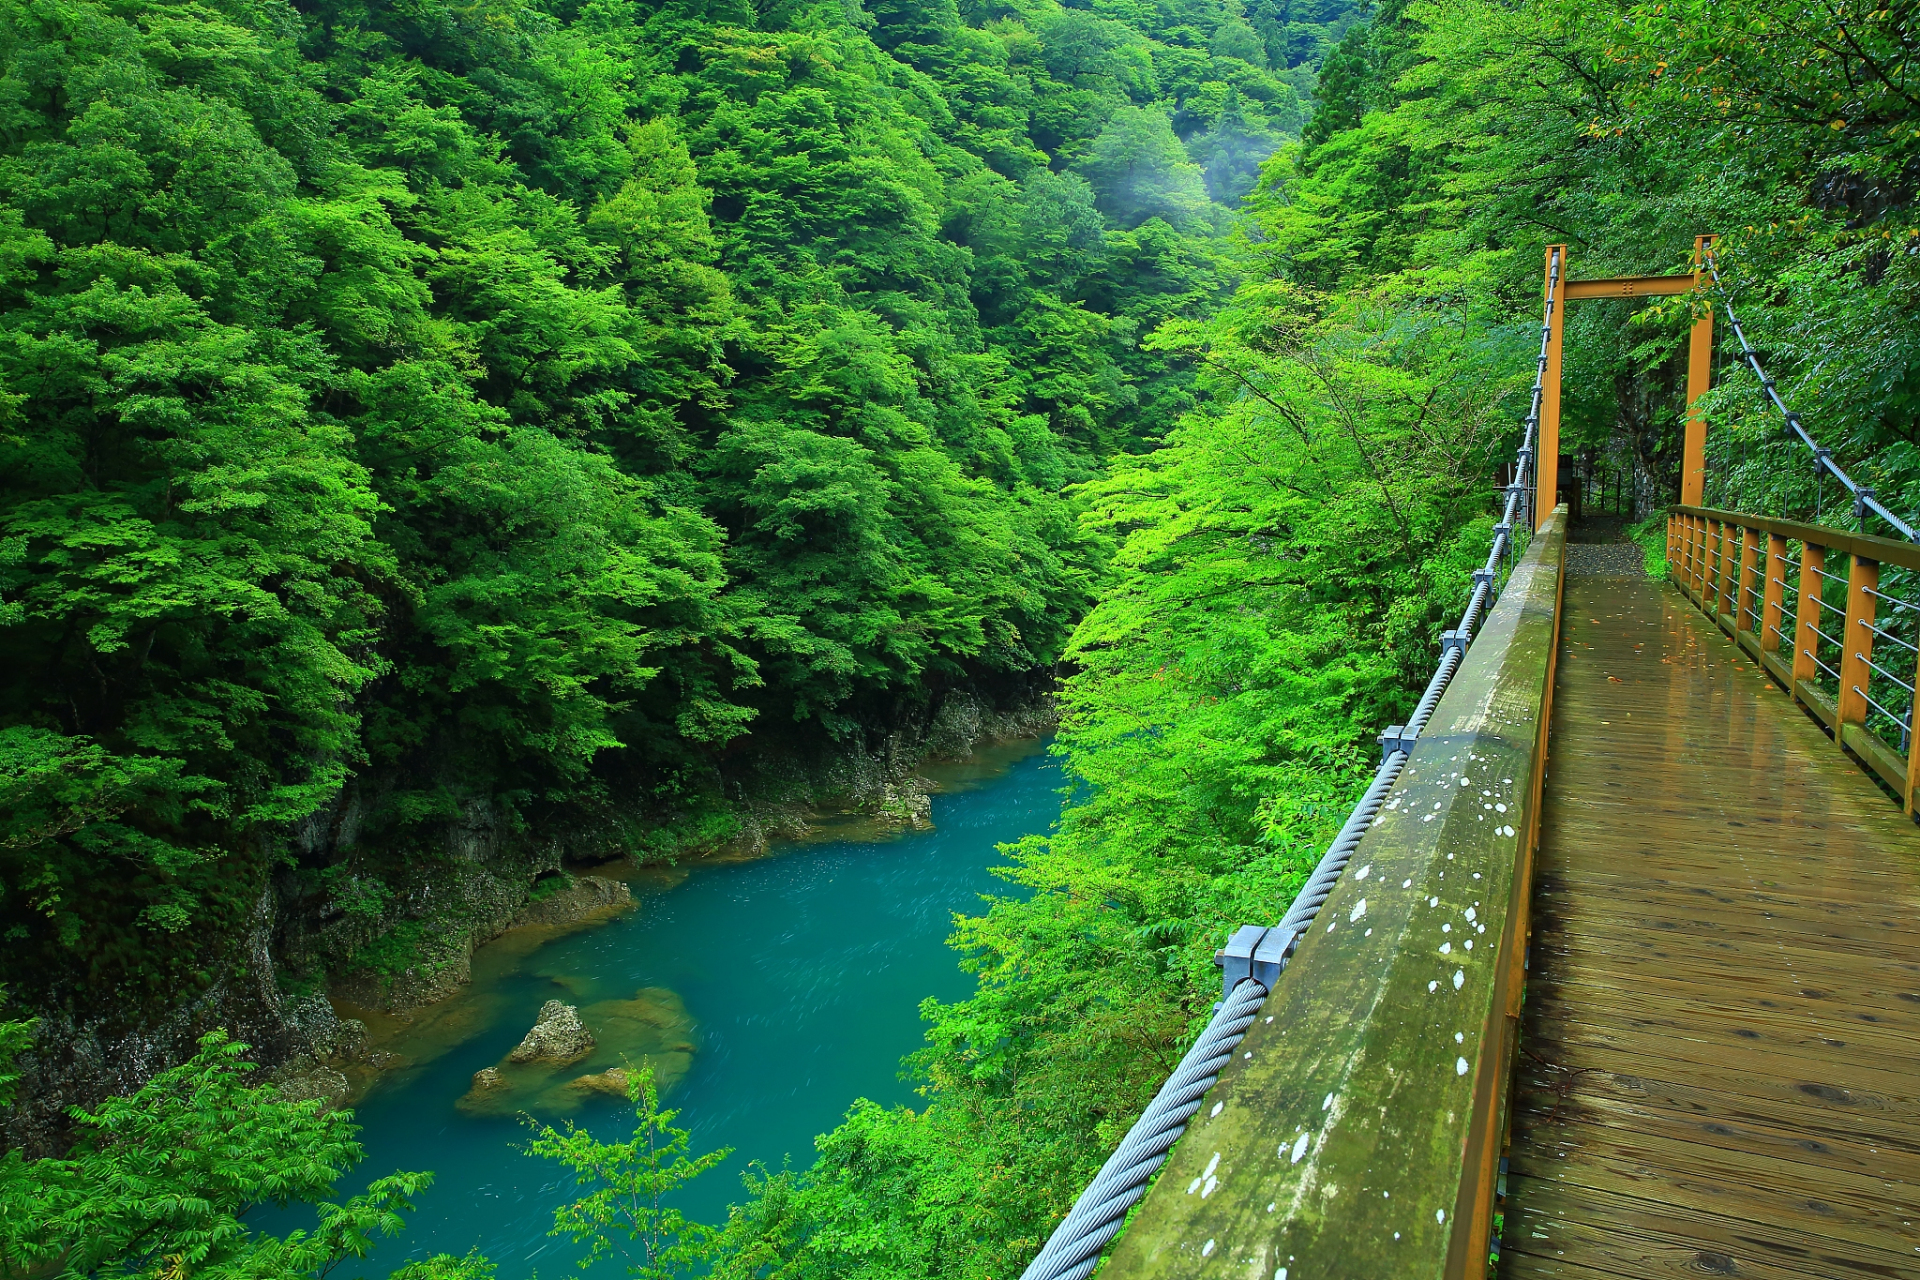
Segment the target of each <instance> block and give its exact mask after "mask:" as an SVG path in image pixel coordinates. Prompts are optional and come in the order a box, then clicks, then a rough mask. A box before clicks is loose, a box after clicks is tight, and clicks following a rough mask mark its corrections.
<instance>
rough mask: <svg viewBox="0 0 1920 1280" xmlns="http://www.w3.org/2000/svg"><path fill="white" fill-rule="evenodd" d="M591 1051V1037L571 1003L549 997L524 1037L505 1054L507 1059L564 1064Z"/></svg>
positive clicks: (510, 1060)
mask: <svg viewBox="0 0 1920 1280" xmlns="http://www.w3.org/2000/svg"><path fill="white" fill-rule="evenodd" d="M591 1052H593V1037H592V1036H591V1035H589V1034H588V1033H587V1029H586V1027H585V1026H584V1025H583V1024H582V1023H581V1021H580V1011H579V1010H578V1009H576V1008H574V1007H573V1006H572V1005H570V1004H561V1003H560V1002H559V1001H558V1000H549V1001H547V1002H546V1003H545V1004H543V1005H541V1006H540V1017H539V1020H538V1021H536V1022H535V1023H534V1024H533V1030H531V1031H529V1032H527V1035H526V1039H524V1040H522V1041H521V1042H520V1043H519V1044H518V1045H517V1046H515V1048H514V1050H513V1052H512V1053H510V1054H508V1055H507V1061H508V1062H551V1063H555V1064H557V1065H560V1066H564V1065H566V1064H567V1063H569V1062H578V1061H580V1059H582V1058H584V1057H586V1056H587V1055H588V1054H589V1053H591Z"/></svg>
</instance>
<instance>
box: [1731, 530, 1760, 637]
mask: <svg viewBox="0 0 1920 1280" xmlns="http://www.w3.org/2000/svg"><path fill="white" fill-rule="evenodd" d="M1759 543H1760V531H1759V530H1758V529H1749V528H1747V527H1746V526H1745V525H1742V526H1741V528H1740V576H1739V577H1738V578H1737V579H1736V580H1735V582H1734V584H1733V638H1734V640H1735V642H1736V643H1737V642H1738V641H1739V639H1740V633H1741V632H1742V631H1745V632H1748V633H1751V632H1752V631H1753V628H1752V627H1750V626H1748V625H1747V624H1748V623H1749V622H1751V621H1753V620H1754V613H1753V609H1752V608H1751V607H1750V606H1749V605H1748V604H1747V602H1748V601H1749V600H1751V599H1753V588H1752V587H1750V586H1748V585H1747V583H1748V582H1750V581H1751V580H1752V578H1753V568H1754V565H1755V564H1757V563H1758V562H1759V556H1758V555H1757V554H1756V552H1757V551H1758V549H1759ZM1757 638H1758V637H1756V639H1757Z"/></svg>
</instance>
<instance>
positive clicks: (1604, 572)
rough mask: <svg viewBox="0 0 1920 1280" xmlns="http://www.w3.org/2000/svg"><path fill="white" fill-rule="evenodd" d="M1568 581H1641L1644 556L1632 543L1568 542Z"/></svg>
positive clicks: (1644, 575) (1644, 564)
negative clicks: (1628, 579)
mask: <svg viewBox="0 0 1920 1280" xmlns="http://www.w3.org/2000/svg"><path fill="white" fill-rule="evenodd" d="M1567 576H1568V577H1569V578H1644V577H1646V576H1647V562H1646V556H1645V555H1644V554H1643V553H1642V552H1641V550H1640V548H1639V546H1638V545H1637V544H1635V543H1632V542H1569V543H1568V544H1567Z"/></svg>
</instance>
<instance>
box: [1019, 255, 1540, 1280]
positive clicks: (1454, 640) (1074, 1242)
mask: <svg viewBox="0 0 1920 1280" xmlns="http://www.w3.org/2000/svg"><path fill="white" fill-rule="evenodd" d="M1560 265H1561V263H1560V255H1559V254H1558V253H1556V254H1554V255H1553V260H1552V262H1551V264H1550V265H1549V267H1548V269H1547V298H1546V320H1545V322H1544V323H1543V324H1542V325H1541V326H1540V355H1539V359H1538V360H1537V362H1536V364H1535V369H1534V377H1533V405H1532V408H1531V409H1530V410H1529V411H1528V414H1527V430H1526V435H1525V436H1524V438H1523V439H1522V442H1521V446H1520V451H1519V454H1518V456H1517V458H1516V461H1515V464H1514V472H1513V483H1511V484H1509V485H1508V486H1507V490H1506V493H1507V500H1506V505H1505V507H1504V508H1503V510H1502V514H1501V518H1500V523H1499V524H1498V525H1496V526H1495V528H1494V535H1493V548H1492V550H1490V551H1489V552H1488V553H1487V563H1486V565H1485V567H1484V568H1482V569H1480V570H1479V571H1477V572H1476V573H1475V574H1474V575H1473V594H1472V595H1471V596H1469V597H1468V599H1467V607H1466V610H1465V612H1463V613H1462V614H1461V615H1460V626H1459V628H1458V629H1457V630H1455V631H1453V632H1449V633H1448V635H1447V636H1446V637H1444V638H1443V640H1444V642H1445V643H1444V647H1443V649H1442V652H1441V655H1440V664H1439V666H1438V667H1437V668H1435V670H1434V673H1433V678H1432V679H1430V680H1428V681H1427V687H1426V689H1425V690H1424V691H1423V692H1422V693H1421V694H1420V700H1419V702H1417V703H1415V704H1414V709H1413V715H1412V716H1410V717H1409V718H1408V721H1407V725H1406V728H1405V729H1404V730H1403V731H1402V733H1401V738H1400V741H1401V743H1402V744H1405V743H1408V742H1411V741H1413V740H1414V739H1415V738H1418V737H1419V736H1420V731H1421V730H1422V729H1424V728H1426V725H1427V721H1428V719H1429V718H1431V717H1432V715H1433V711H1434V708H1435V707H1437V706H1439V705H1440V696H1441V695H1442V694H1443V693H1445V692H1446V691H1447V685H1448V684H1449V683H1451V682H1452V680H1453V676H1454V673H1455V672H1456V671H1458V670H1459V669H1460V664H1461V663H1462V662H1463V661H1464V660H1465V658H1466V646H1467V645H1468V644H1470V643H1472V638H1473V629H1474V627H1476V626H1477V625H1479V622H1480V619H1481V616H1482V615H1483V614H1484V613H1485V612H1486V610H1487V607H1488V606H1489V605H1490V604H1491V603H1492V601H1493V596H1494V583H1495V582H1496V581H1497V577H1496V575H1497V574H1498V573H1499V571H1500V566H1501V565H1502V564H1503V563H1505V561H1506V558H1507V557H1508V556H1509V555H1510V554H1512V553H1513V552H1514V550H1515V549H1516V547H1518V546H1523V545H1524V544H1523V543H1521V542H1519V541H1518V540H1516V538H1515V537H1514V519H1515V517H1516V516H1531V514H1532V510H1533V503H1532V490H1531V489H1530V488H1529V487H1528V484H1527V477H1528V474H1529V473H1530V472H1531V471H1532V469H1533V468H1532V465H1531V464H1532V462H1533V452H1534V428H1536V427H1537V426H1539V424H1540V405H1541V399H1542V397H1543V395H1544V394H1545V379H1546V373H1547V344H1548V342H1549V341H1550V339H1551V335H1552V332H1553V309H1554V307H1555V306H1556V305H1557V303H1558V298H1557V294H1558V292H1559V284H1560ZM1531 527H1532V525H1531V521H1530V520H1529V522H1528V524H1527V526H1526V528H1528V529H1531ZM1406 765H1407V751H1406V749H1405V747H1404V745H1403V746H1401V747H1399V748H1397V749H1395V750H1392V751H1389V752H1388V753H1387V755H1386V758H1385V759H1384V760H1382V761H1381V762H1380V768H1379V770H1378V771H1377V772H1376V773H1375V774H1374V775H1373V781H1372V783H1371V784H1369V785H1368V787H1367V790H1366V793H1365V794H1364V795H1362V796H1361V797H1360V802H1359V803H1358V804H1356V805H1354V807H1353V811H1352V812H1351V813H1349V814H1348V815H1347V820H1346V822H1345V823H1344V824H1343V825H1342V826H1341V828H1340V833H1339V834H1338V835H1336V836H1335V837H1334V838H1333V843H1332V844H1330V845H1328V846H1327V851H1326V853H1324V854H1322V855H1321V858H1320V861H1319V863H1318V864H1317V865H1316V866H1315V867H1314V869H1313V874H1312V875H1310V876H1308V877H1307V882H1306V884H1304V885H1302V886H1301V888H1300V892H1299V893H1298V894H1297V895H1295V897H1294V899H1293V905H1292V906H1290V907H1288V908H1287V912H1286V914H1285V915H1284V916H1282V917H1281V918H1280V923H1279V924H1277V925H1275V926H1273V929H1271V930H1269V931H1268V933H1269V936H1271V935H1272V934H1273V933H1276V932H1277V933H1279V934H1280V936H1281V937H1282V938H1283V939H1286V948H1285V950H1286V953H1287V954H1291V952H1292V950H1293V944H1294V941H1295V940H1297V939H1298V938H1299V936H1300V935H1301V934H1302V933H1304V932H1306V930H1307V928H1308V927H1309V926H1311V925H1312V924H1313V920H1314V917H1315V916H1316V915H1317V914H1318V913H1319V911H1320V908H1321V907H1322V906H1323V905H1325V903H1326V901H1327V898H1328V897H1329V896H1330V895H1331V894H1332V893H1333V889H1334V886H1335V885H1336V884H1338V883H1339V881H1340V876H1341V874H1342V873H1343V872H1344V871H1345V870H1346V869H1347V863H1348V861H1349V860H1350V859H1351V858H1352V857H1353V851H1354V850H1355V849H1357V848H1358V847H1359V846H1360V839H1361V837H1362V836H1364V835H1365V834H1366V833H1367V829H1368V828H1369V827H1371V826H1372V825H1373V820H1374V819H1375V818H1376V817H1377V816H1379V813H1380V806H1381V805H1382V804H1383V803H1385V802H1386V798H1387V793H1388V792H1390V791H1392V790H1393V784H1394V783H1395V782H1398V781H1399V779H1400V771H1401V770H1402V769H1404V768H1406ZM1285 963H1286V962H1285V960H1284V959H1283V960H1282V961H1281V967H1282V970H1283V971H1284V969H1285ZM1266 998H1267V987H1266V986H1265V985H1264V984H1263V983H1261V982H1259V981H1258V980H1257V979H1254V978H1245V979H1243V980H1241V981H1240V982H1239V983H1238V984H1237V985H1236V986H1235V987H1234V988H1233V990H1232V991H1230V992H1228V993H1227V998H1226V999H1225V1000H1224V1001H1222V1002H1221V1003H1220V1004H1219V1005H1217V1006H1215V1008H1214V1011H1213V1018H1212V1020H1210V1021H1209V1022H1208V1023H1207V1026H1206V1029H1205V1030H1203V1031H1202V1032H1201V1033H1200V1038H1199V1039H1197V1040H1195V1041H1194V1043H1193V1047H1192V1048H1191V1049H1189V1050H1187V1052H1186V1055H1185V1056H1184V1057H1182V1058H1181V1059H1180V1065H1179V1066H1177V1067H1175V1068H1174V1071H1173V1074H1172V1075H1171V1076H1169V1077H1167V1082H1166V1083H1165V1084H1163V1085H1161V1086H1160V1091H1159V1092H1158V1093H1156V1094H1154V1096H1153V1101H1152V1102H1150V1103H1148V1104H1147V1109H1146V1110H1145V1111H1144V1112H1142V1113H1141V1115H1140V1118H1139V1119H1138V1120H1136V1121H1134V1123H1133V1127H1132V1128H1131V1129H1129V1130H1127V1136H1126V1137H1124V1138H1122V1139H1121V1140H1120V1145H1119V1147H1118V1148H1116V1149H1115V1150H1114V1153H1113V1154H1112V1155H1111V1156H1109V1157H1107V1162H1106V1163H1105V1164H1103V1165H1101V1166H1100V1172H1099V1173H1097V1174H1095V1175H1094V1178H1093V1181H1092V1182H1091V1183H1089V1184H1088V1185H1087V1189H1086V1190H1085V1191H1083V1192H1081V1193H1080V1198H1079V1199H1078V1200H1075V1201H1074V1203H1073V1208H1072V1209H1070V1210H1069V1211H1068V1212H1067V1216H1066V1217H1065V1218H1063V1219H1061V1221H1060V1225H1059V1226H1057V1227H1055V1228H1054V1229H1053V1234H1052V1235H1051V1236H1049V1237H1048V1239H1047V1243H1046V1244H1045V1245H1044V1246H1042V1247H1041V1250H1040V1252H1039V1253H1038V1254H1036V1255H1034V1259H1033V1261H1032V1262H1030V1263H1028V1264H1027V1269H1026V1271H1025V1272H1023V1273H1022V1275H1021V1280H1086V1277H1087V1276H1088V1275H1090V1274H1092V1272H1093V1269H1094V1267H1095V1266H1097V1265H1098V1264H1099V1262H1100V1252H1101V1250H1103V1249H1104V1248H1106V1245H1107V1242H1108V1241H1109V1240H1111V1239H1113V1237H1114V1236H1115V1235H1117V1234H1119V1231H1120V1227H1121V1224H1122V1223H1124V1222H1125V1221H1126V1216H1127V1211H1128V1210H1129V1209H1131V1208H1132V1207H1133V1206H1134V1204H1135V1203H1137V1202H1138V1201H1139V1199H1140V1197H1141V1196H1143V1195H1145V1194H1146V1190H1147V1183H1148V1182H1149V1181H1151V1180H1152V1178H1153V1174H1154V1171H1155V1170H1157V1169H1159V1167H1160V1166H1161V1164H1163V1163H1164V1162H1165V1161H1166V1158H1167V1152H1169V1151H1170V1150H1172V1149H1173V1144H1174V1142H1175V1141H1176V1140H1177V1139H1178V1138H1179V1137H1180V1135H1181V1134H1182V1133H1183V1132H1185V1131H1186V1127H1187V1121H1188V1120H1189V1119H1190V1118H1192V1116H1193V1113H1194V1112H1196V1111H1198V1110H1199V1109H1200V1102H1201V1099H1202V1098H1204V1097H1205V1096H1206V1092H1207V1090H1208V1089H1211V1088H1212V1087H1213V1084H1214V1081H1216V1080H1218V1079H1219V1078H1220V1069H1221V1068H1222V1067H1224V1066H1226V1064H1227V1063H1228V1062H1229V1061H1230V1060H1231V1059H1232V1058H1233V1050H1234V1047H1235V1046H1236V1045H1238V1044H1239V1043H1240V1040H1241V1037H1243V1036H1244V1035H1246V1033H1247V1028H1248V1027H1250V1026H1252V1025H1253V1021H1254V1018H1255V1017H1256V1016H1257V1015H1258V1014H1259V1011H1260V1006H1261V1005H1262V1004H1263V1003H1264V1002H1265V1000H1266Z"/></svg>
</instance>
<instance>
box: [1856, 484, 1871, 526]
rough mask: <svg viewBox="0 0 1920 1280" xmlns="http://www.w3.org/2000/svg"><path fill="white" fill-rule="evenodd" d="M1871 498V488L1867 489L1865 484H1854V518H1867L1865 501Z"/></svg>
mask: <svg viewBox="0 0 1920 1280" xmlns="http://www.w3.org/2000/svg"><path fill="white" fill-rule="evenodd" d="M1872 498H1873V490H1872V489H1869V488H1868V487H1867V486H1866V485H1863V484H1862V485H1855V486H1854V489H1853V518H1854V519H1855V520H1865V519H1866V518H1867V503H1868V502H1869V501H1870V500H1871V499H1872Z"/></svg>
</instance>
